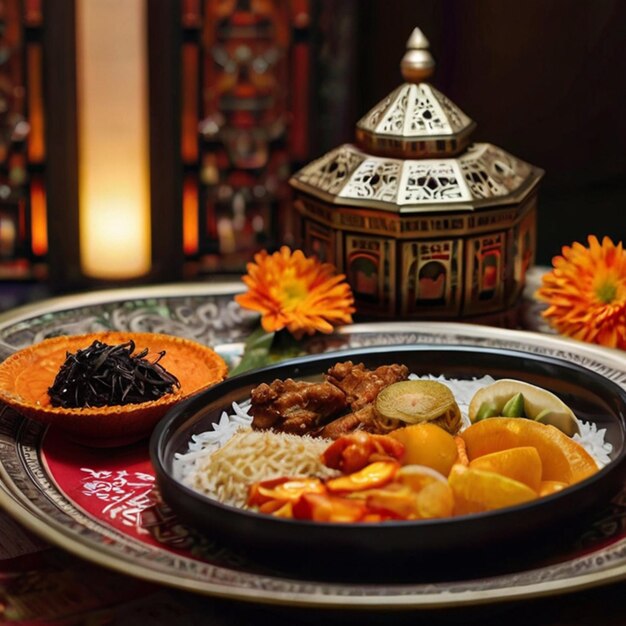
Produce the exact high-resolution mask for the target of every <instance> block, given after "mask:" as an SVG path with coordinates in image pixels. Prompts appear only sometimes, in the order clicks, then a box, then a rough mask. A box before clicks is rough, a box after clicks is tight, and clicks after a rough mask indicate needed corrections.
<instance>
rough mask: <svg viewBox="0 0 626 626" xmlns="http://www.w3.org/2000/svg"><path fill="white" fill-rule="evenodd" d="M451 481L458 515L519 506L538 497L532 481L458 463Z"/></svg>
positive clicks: (452, 471) (451, 471)
mask: <svg viewBox="0 0 626 626" xmlns="http://www.w3.org/2000/svg"><path fill="white" fill-rule="evenodd" d="M448 483H449V484H450V488H451V489H452V493H453V494H454V513H455V515H467V514H469V513H480V512H482V511H491V510H494V509H501V508H504V507H507V506H515V505H516V504H522V503H524V502H530V501H531V500H535V499H536V498H537V497H538V496H537V492H536V491H533V490H532V489H531V488H530V487H529V486H528V485H525V484H524V483H521V482H519V481H517V480H513V479H512V478H507V477H506V476H502V475H501V474H496V473H495V472H488V471H485V470H480V469H473V468H470V467H465V466H464V465H455V466H454V467H453V468H452V469H451V470H450V475H449V476H448Z"/></svg>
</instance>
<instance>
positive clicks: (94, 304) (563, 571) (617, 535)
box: [0, 283, 626, 609]
mask: <svg viewBox="0 0 626 626" xmlns="http://www.w3.org/2000/svg"><path fill="white" fill-rule="evenodd" d="M240 290H241V288H240V286H239V285H238V284H235V283H222V284H218V285H213V286H211V285H196V286H190V285H186V286H172V287H160V288H147V289H146V290H141V289H138V290H131V291H124V292H107V293H106V294H90V295H89V296H83V297H82V298H80V299H77V298H72V299H70V298H66V299H57V300H55V301H52V302H48V303H46V304H45V306H42V307H40V308H37V307H30V308H28V309H25V310H22V311H19V312H17V313H16V314H12V315H9V316H5V317H4V318H3V319H2V320H0V340H2V342H3V343H4V345H5V349H10V348H20V347H24V346H26V345H30V344H31V343H34V342H35V341H39V340H41V339H44V338H46V337H49V336H54V335H56V334H61V333H63V332H69V333H71V334H78V333H81V332H94V331H97V330H105V329H116V330H133V331H147V332H167V333H170V334H174V335H180V336H186V337H189V338H193V339H196V340H199V341H202V342H203V343H206V344H209V345H212V346H213V347H214V348H216V349H217V350H218V351H219V352H220V353H221V354H223V355H224V356H225V358H227V357H235V356H236V355H237V354H238V352H240V350H241V342H242V341H243V340H244V339H245V337H246V336H247V334H248V333H249V332H250V331H251V329H252V328H253V324H252V321H251V320H250V319H248V318H246V317H245V316H244V315H242V313H241V311H240V310H238V307H236V306H235V305H234V304H233V300H232V296H233V294H234V293H237V292H238V291H240ZM400 344H404V345H411V346H419V345H433V346H451V345H453V346H476V347H480V348H483V349H502V350H518V351H522V352H524V353H527V354H529V355H542V356H545V357H553V358H558V359H563V360H566V361H569V362H571V363H574V364H577V365H579V366H582V367H584V368H588V369H589V370H592V371H594V372H596V373H598V374H600V375H601V376H604V377H606V378H609V379H610V380H612V381H613V382H615V383H616V384H618V385H620V386H621V387H623V388H626V360H625V359H624V357H623V355H622V354H621V353H618V352H614V351H609V350H605V349H601V348H598V347H595V346H591V345H586V344H581V343H578V342H573V341H568V340H565V339H561V338H557V337H555V336H551V335H544V334H539V333H533V332H527V331H511V330H503V329H497V328H491V327H481V326H472V325H466V324H453V323H436V322H433V323H426V322H424V323H418V322H394V323H384V324H378V323H375V324H356V325H353V326H350V327H346V328H343V329H341V330H340V331H338V332H337V333H335V334H333V335H330V336H324V337H316V338H314V339H313V340H312V341H310V342H309V343H308V344H307V346H306V349H307V351H308V352H310V353H312V354H315V353H321V352H328V351H333V350H343V349H358V348H366V347H368V346H380V345H386V346H396V345H400ZM153 486H154V472H153V471H152V467H151V465H150V462H149V458H148V448H147V445H146V444H145V443H140V444H134V445H132V446H128V447H125V448H122V449H119V450H116V451H115V452H112V451H106V452H105V451H100V452H98V451H95V452H94V451H93V450H88V449H87V448H84V447H81V446H78V445H76V444H73V443H71V442H68V441H65V440H63V439H62V438H59V437H58V436H57V434H56V433H55V431H54V429H49V430H46V427H45V426H43V425H41V424H38V423H36V422H32V421H29V420H26V419H23V418H20V417H19V416H18V415H17V414H15V413H14V412H13V411H12V410H10V409H7V408H5V409H3V410H2V413H1V415H0V505H1V506H2V507H3V508H4V509H5V510H6V511H8V512H9V513H10V514H11V515H12V516H13V517H15V518H16V519H17V520H18V521H20V522H21V523H22V524H23V525H25V526H26V527H27V528H28V529H30V530H32V531H34V532H35V533H36V534H38V535H39V536H41V537H43V538H44V539H46V540H47V541H49V542H51V543H53V544H54V545H57V546H59V547H61V548H63V549H65V550H68V551H70V552H72V553H74V554H77V555H79V556H81V557H82V558H85V559H88V560H90V561H92V562H94V563H97V564H100V565H103V566H105V567H108V568H111V569H114V570H117V571H120V572H122V573H125V574H127V575H132V576H136V577H139V578H142V579H144V580H149V581H153V582H156V583H159V584H163V585H167V586H172V587H177V588H181V589H185V590H189V591H194V592H198V593H202V594H208V595H214V596H219V597H222V598H229V599H239V600H245V601H250V602H263V603H272V604H285V605H292V606H316V607H335V608H339V607H343V608H346V607H349V608H354V609H357V608H381V609H382V608H427V607H452V606H462V605H468V604H477V603H486V602H497V601H504V600H512V599H520V598H527V597H537V596H541V595H548V594H557V593H570V592H573V591H576V590H578V589H582V588H585V587H590V586H594V585H599V584H603V583H607V582H610V581H616V580H620V579H622V578H623V577H624V575H625V574H626V530H625V528H624V524H623V520H624V519H625V518H626V492H622V493H620V494H618V495H617V496H616V497H615V498H614V499H613V500H612V502H611V503H610V504H607V505H606V506H603V507H602V509H601V510H598V511H597V514H596V515H595V517H594V518H593V519H591V520H590V521H589V523H588V524H587V525H586V526H585V529H584V531H583V532H582V533H581V534H580V536H579V537H578V538H577V539H576V541H575V542H573V543H572V544H570V545H568V546H566V547H565V548H564V549H563V550H562V551H560V552H559V553H558V554H548V555H545V558H543V559H542V560H538V561H537V562H536V563H533V564H531V565H528V566H525V567H523V568H519V569H516V570H514V571H509V572H506V573H499V574H496V575H489V574H488V573H485V574H481V575H480V576H476V575H471V574H470V575H468V576H466V577H464V578H462V579H456V580H421V581H419V582H411V581H403V582H400V583H395V582H385V581H382V582H377V581H373V582H371V583H368V584H367V585H363V584H360V583H359V584H353V583H350V582H333V581H330V580H325V579H324V578H323V577H317V578H308V579H307V578H306V577H296V576H294V575H290V574H285V572H282V571H280V570H275V569H268V568H262V567H258V566H257V565H256V564H252V563H250V562H246V561H245V560H242V559H241V558H239V557H237V556H235V555H233V553H232V552H230V551H229V550H228V549H226V548H225V547H224V546H223V545H221V544H220V543H219V542H216V541H212V540H211V539H210V538H209V539H206V538H204V539H202V538H200V537H198V536H197V535H196V534H194V532H193V531H192V530H191V529H189V528H187V527H185V526H184V525H181V524H180V522H179V521H178V520H177V519H176V516H174V515H173V513H172V511H171V510H168V508H167V507H164V506H162V505H160V504H159V503H158V501H155V500H154V499H153ZM143 531H148V532H143Z"/></svg>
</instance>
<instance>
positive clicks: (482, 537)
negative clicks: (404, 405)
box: [150, 345, 626, 580]
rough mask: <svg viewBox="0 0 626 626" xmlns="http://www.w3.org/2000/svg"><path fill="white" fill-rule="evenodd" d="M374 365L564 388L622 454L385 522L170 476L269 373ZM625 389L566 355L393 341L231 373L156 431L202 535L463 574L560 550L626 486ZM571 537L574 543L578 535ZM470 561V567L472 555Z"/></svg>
mask: <svg viewBox="0 0 626 626" xmlns="http://www.w3.org/2000/svg"><path fill="white" fill-rule="evenodd" d="M346 360H352V361H353V362H355V363H358V362H363V363H365V365H366V366H367V367H370V368H373V367H377V366H379V365H383V364H389V363H403V364H405V365H407V366H408V368H409V371H410V372H412V373H415V374H418V375H423V374H434V375H444V376H445V377H447V378H457V379H471V378H475V377H481V376H484V375H490V376H493V377H494V378H515V379H519V380H523V381H526V382H528V383H531V384H534V385H537V386H540V387H543V388H545V389H547V390H549V391H552V392H553V393H555V394H556V395H558V396H559V397H560V398H561V399H562V400H563V401H564V402H565V403H566V404H568V405H569V406H570V407H571V408H572V409H573V411H574V413H575V414H576V415H577V416H578V417H579V418H580V419H582V420H585V421H593V422H595V423H596V424H597V426H598V428H606V440H607V441H610V442H611V443H612V444H613V452H612V455H611V457H612V460H611V462H610V463H609V464H608V465H607V466H606V467H604V468H603V469H602V470H600V471H599V472H597V473H596V474H594V475H593V476H591V477H590V478H588V479H586V480H584V481H582V482H580V483H578V484H576V485H573V486H572V487H569V488H567V489H565V490H563V491H562V492H559V493H556V494H554V495H550V496H547V497H544V498H541V499H539V500H536V501H534V502H531V503H528V504H524V505H520V506H515V507H510V508H506V509H500V510H496V511H492V512H488V513H481V514H474V515H467V516H463V517H454V518H449V519H440V520H418V521H398V522H385V523H382V524H330V523H316V522H307V521H299V520H287V519H280V518H275V517H271V516H267V515H261V514H257V513H254V512H250V511H244V510H240V509H236V508H233V507H230V506H226V505H223V504H220V503H218V502H217V501H214V500H211V499H209V498H207V497H205V496H203V495H201V494H199V493H197V492H195V491H193V490H192V489H189V488H188V487H186V486H184V485H183V484H181V483H180V482H178V481H177V480H175V479H174V478H173V476H172V466H173V460H174V455H175V453H177V452H185V451H186V450H187V444H188V442H189V440H190V438H191V436H192V435H193V434H194V433H200V432H204V431H207V430H211V429H212V427H211V425H212V423H213V422H215V421H217V420H218V419H219V417H220V415H221V414H222V412H223V411H224V410H226V411H228V412H231V411H230V408H231V403H232V402H242V401H244V400H246V399H248V398H249V397H250V390H251V389H252V388H254V387H255V386H257V385H258V384H260V383H262V382H268V383H269V382H271V381H272V380H274V379H276V378H280V379H284V378H288V377H292V378H296V379H297V378H307V379H310V378H311V377H316V376H317V377H321V374H322V373H324V372H325V371H326V370H327V369H328V368H329V367H330V366H331V365H333V364H334V363H337V362H339V361H346ZM625 432H626V392H625V391H624V390H623V389H622V388H621V387H620V386H618V385H617V384H616V383H614V382H612V381H610V380H609V379H608V378H605V377H604V376H602V375H600V374H598V373H595V372H593V371H591V370H588V369H586V368H583V367H581V366H578V365H575V364H572V363H568V362H566V361H562V360H559V359H555V358H551V357H544V356H538V355H534V354H527V353H523V352H515V351H510V350H496V349H483V348H479V347H460V346H440V345H434V346H427V345H420V346H406V345H402V346H384V347H375V348H366V349H359V350H349V351H348V350H346V351H341V352H337V353H326V354H322V355H316V356H310V357H304V358H300V359H294V360H292V361H289V362H284V363H282V364H279V365H276V366H272V367H268V368H264V369H261V370H257V371H254V372H251V373H247V374H243V375H240V376H236V377H233V378H231V379H227V380H226V381H224V382H222V383H220V384H218V385H216V386H214V387H212V388H210V389H208V390H207V391H205V392H203V393H201V394H199V395H198V396H196V397H194V398H192V399H190V400H188V401H186V402H184V403H182V404H180V405H178V406H176V407H175V408H173V409H172V410H171V411H170V412H169V413H168V414H167V415H166V417H165V418H164V419H163V420H162V421H161V422H160V423H159V425H158V426H157V428H156V430H155V432H154V433H153V436H152V439H151V444H150V453H151V459H152V463H153V465H154V469H155V472H156V476H157V482H158V485H159V488H160V490H161V494H162V497H163V498H164V500H165V501H166V502H167V503H168V504H169V505H170V506H171V508H172V509H173V510H174V511H175V512H176V513H177V514H178V515H179V517H180V518H181V519H182V520H184V521H185V522H187V523H188V524H189V525H191V526H193V527H195V528H196V529H199V530H200V531H201V532H202V533H204V534H206V535H208V536H210V537H211V538H214V539H217V540H218V541H221V542H223V543H225V544H226V545H228V546H231V547H234V548H235V549H239V550H242V551H244V552H245V553H246V554H247V555H248V557H249V556H250V555H253V558H255V559H257V560H260V561H262V562H264V563H266V564H270V565H272V566H274V567H279V568H281V569H283V570H289V571H290V572H291V573H294V572H304V573H308V574H312V573H315V574H318V573H319V572H320V571H321V572H326V573H327V574H328V578H335V577H337V576H339V577H349V578H363V579H369V578H370V575H371V577H372V578H375V579H376V580H381V579H386V578H410V579H411V580H415V579H416V578H420V575H419V573H420V572H421V573H424V572H425V571H428V575H427V576H426V577H427V578H428V577H432V576H437V574H436V573H435V571H436V570H439V571H440V572H447V574H441V575H446V576H449V575H450V572H454V573H457V574H458V575H463V574H466V573H467V572H466V571H465V570H467V569H468V568H469V569H471V570H472V572H473V573H474V574H475V573H476V571H477V570H480V568H481V567H484V568H486V569H485V571H486V572H492V571H493V572H495V571H496V570H498V571H503V570H506V569H507V565H508V566H510V567H513V566H514V565H515V566H518V565H519V559H522V560H523V559H525V558H531V556H532V558H533V559H535V562H536V558H538V557H541V558H543V557H546V556H547V557H550V558H554V556H555V555H556V553H557V552H558V549H559V546H563V548H565V543H566V542H569V541H570V540H571V539H572V536H573V534H575V532H576V531H577V530H578V531H580V529H581V527H582V524H583V523H584V522H585V521H586V520H588V519H589V516H593V513H594V511H596V512H597V511H598V510H599V509H600V508H601V507H602V506H603V505H605V504H606V503H607V501H608V499H609V498H610V497H611V496H612V495H613V494H615V493H616V492H617V490H618V489H619V488H620V487H621V485H622V482H623V480H624V478H625V472H626V458H625V457H626V452H625V445H624V442H625ZM568 545H569V544H568ZM470 564H471V565H470Z"/></svg>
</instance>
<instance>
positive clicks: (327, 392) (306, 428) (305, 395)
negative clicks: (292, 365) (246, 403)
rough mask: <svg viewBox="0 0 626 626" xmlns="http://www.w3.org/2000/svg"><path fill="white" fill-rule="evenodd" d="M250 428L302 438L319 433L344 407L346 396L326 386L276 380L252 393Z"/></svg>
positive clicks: (332, 386)
mask: <svg viewBox="0 0 626 626" xmlns="http://www.w3.org/2000/svg"><path fill="white" fill-rule="evenodd" d="M251 400H252V403H251V408H250V414H251V415H252V416H253V420H252V428H256V429H258V430H265V429H267V428H273V429H274V430H277V431H281V432H285V433H294V434H304V433H307V432H310V431H312V430H316V429H318V428H319V427H320V426H322V425H323V424H325V423H326V422H327V421H328V420H329V419H331V418H332V417H333V416H335V415H339V413H341V411H343V410H345V409H346V407H347V402H346V395H345V394H344V393H343V391H341V389H339V388H338V387H336V386H335V385H332V384H330V383H329V382H323V383H311V382H305V381H298V382H296V381H294V380H293V379H291V378H288V379H287V380H284V381H282V380H275V381H274V382H273V383H272V384H271V385H268V384H266V383H262V384H261V385H259V386H258V387H256V388H255V389H253V390H252V393H251Z"/></svg>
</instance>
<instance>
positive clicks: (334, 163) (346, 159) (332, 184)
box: [297, 146, 365, 194]
mask: <svg viewBox="0 0 626 626" xmlns="http://www.w3.org/2000/svg"><path fill="white" fill-rule="evenodd" d="M364 159H365V155H363V154H362V153H360V152H359V151H358V150H356V149H355V148H352V147H351V146H340V147H339V148H336V149H335V150H332V151H331V152H329V153H328V154H326V155H324V156H323V157H322V158H321V159H317V160H316V161H313V162H312V163H310V164H309V165H307V166H306V167H304V168H303V169H302V170H300V172H299V173H298V175H297V178H298V179H299V180H300V182H302V183H304V184H305V185H309V186H311V187H313V188H315V189H317V190H319V191H324V192H326V193H329V194H337V193H339V192H340V191H341V188H342V187H343V185H345V184H346V182H347V180H348V179H349V177H350V175H351V174H352V172H353V171H354V170H355V169H356V168H357V167H358V166H359V165H360V164H361V163H362V162H363V161H364Z"/></svg>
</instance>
